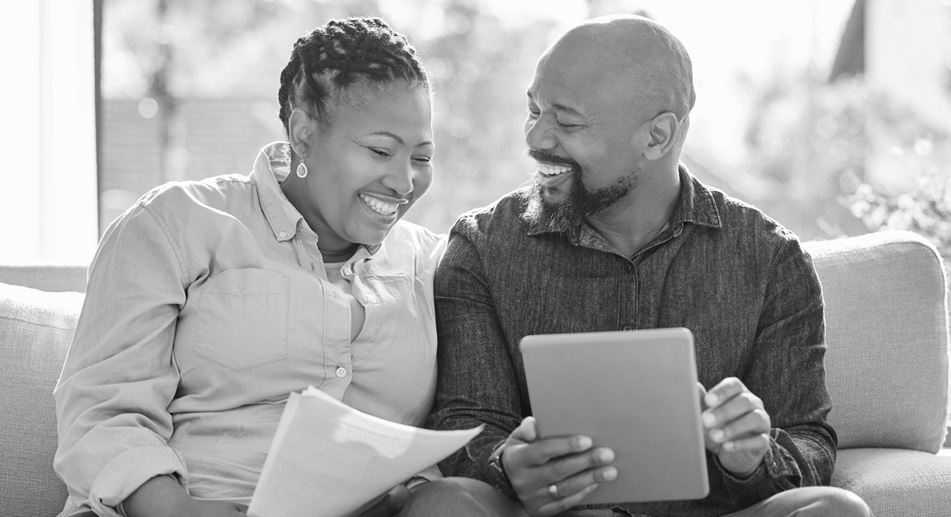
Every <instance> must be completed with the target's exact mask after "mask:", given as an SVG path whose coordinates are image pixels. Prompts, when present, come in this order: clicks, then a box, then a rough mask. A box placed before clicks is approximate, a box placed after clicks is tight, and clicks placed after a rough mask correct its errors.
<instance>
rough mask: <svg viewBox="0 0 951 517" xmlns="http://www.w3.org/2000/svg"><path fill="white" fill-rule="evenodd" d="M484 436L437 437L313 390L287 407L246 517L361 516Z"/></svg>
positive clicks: (449, 433)
mask: <svg viewBox="0 0 951 517" xmlns="http://www.w3.org/2000/svg"><path fill="white" fill-rule="evenodd" d="M481 430H482V428H481V427H479V428H475V429H468V430H464V431H432V430H427V429H419V428H416V427H411V426H407V425H402V424H398V423H395V422H390V421H388V420H384V419H382V418H378V417H375V416H371V415H368V414H366V413H363V412H360V411H358V410H356V409H353V408H351V407H350V406H347V405H346V404H343V403H342V402H340V401H338V400H337V399H335V398H333V397H331V396H330V395H327V394H326V393H323V392H321V391H320V390H318V389H316V388H314V387H313V386H311V387H310V388H308V389H307V390H305V391H304V392H303V393H301V394H297V393H293V394H291V396H290V399H289V400H288V402H287V407H286V408H285V409H284V414H283V415H282V416H281V421H280V423H279V425H278V428H277V432H276V434H275V436H274V442H273V443H272V444H271V448H270V450H269V452H268V457H267V460H266V461H265V463H264V469H263V470H262V472H261V478H260V479H259V480H258V485H257V488H256V489H255V491H254V497H253V498H252V499H251V506H250V508H249V509H248V515H249V516H251V517H307V516H314V517H317V516H328V517H341V516H346V515H353V514H356V513H358V512H359V511H360V510H363V509H365V508H366V507H368V506H370V504H371V503H373V502H375V500H376V499H377V498H378V497H380V496H381V495H383V494H385V493H386V492H388V491H389V490H390V489H391V488H393V487H394V486H395V485H398V484H400V483H402V482H404V481H406V480H407V479H409V478H410V477H412V476H413V475H414V474H416V473H418V472H420V471H422V470H423V469H424V468H426V467H428V466H430V465H432V464H434V463H436V462H438V461H440V460H442V459H444V458H445V457H446V456H449V455H450V454H452V453H453V452H454V451H456V450H457V449H459V448H460V447H462V446H463V445H465V444H466V443H467V442H468V441H469V440H471V439H472V438H474V437H475V436H476V435H477V434H479V432H480V431H481Z"/></svg>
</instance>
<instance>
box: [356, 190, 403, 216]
mask: <svg viewBox="0 0 951 517" xmlns="http://www.w3.org/2000/svg"><path fill="white" fill-rule="evenodd" d="M360 199H362V200H363V202H364V203H366V204H367V206H368V207H370V209H371V210H373V211H374V212H376V213H378V214H380V215H393V214H395V213H396V211H397V210H398V209H399V207H400V205H399V204H397V203H387V202H386V201H382V200H379V199H377V198H375V197H370V196H368V195H366V194H360Z"/></svg>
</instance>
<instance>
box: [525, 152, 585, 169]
mask: <svg viewBox="0 0 951 517" xmlns="http://www.w3.org/2000/svg"><path fill="white" fill-rule="evenodd" d="M528 156H529V157H531V158H532V159H533V160H535V161H537V162H542V163H548V164H551V165H566V166H568V167H571V168H572V169H574V170H581V165H579V164H578V162H576V161H574V160H572V159H571V158H562V157H560V156H555V155H553V154H551V153H546V152H545V151H537V150H535V149H529V150H528Z"/></svg>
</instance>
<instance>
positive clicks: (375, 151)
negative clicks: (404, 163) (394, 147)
mask: <svg viewBox="0 0 951 517" xmlns="http://www.w3.org/2000/svg"><path fill="white" fill-rule="evenodd" d="M368 149H370V150H371V151H373V154H376V155H379V156H382V157H384V158H389V157H390V156H392V155H391V154H390V153H388V152H387V151H384V150H383V149H374V148H373V147H369V148H368Z"/></svg>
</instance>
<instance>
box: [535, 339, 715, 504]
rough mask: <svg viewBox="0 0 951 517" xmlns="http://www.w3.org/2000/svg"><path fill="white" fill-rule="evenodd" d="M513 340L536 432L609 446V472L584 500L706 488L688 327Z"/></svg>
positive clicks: (676, 494) (694, 495) (660, 496)
mask: <svg viewBox="0 0 951 517" xmlns="http://www.w3.org/2000/svg"><path fill="white" fill-rule="evenodd" d="M520 347H521V350H522V358H523V360H524V362H525V377H526V381H527V382H528V394H529V399H530V400H531V405H532V413H533V415H534V416H535V420H536V424H537V426H538V427H537V429H538V433H539V435H540V436H541V437H543V438H547V437H551V436H565V435H574V434H583V435H586V436H590V437H591V439H592V440H593V441H594V445H595V446H596V447H599V446H604V447H610V448H611V449H613V450H614V452H615V454H616V458H615V460H614V465H615V466H616V467H617V470H618V477H617V479H615V480H614V481H611V482H607V483H601V485H600V486H598V488H597V489H596V490H595V491H594V492H593V493H591V495H589V496H588V497H587V498H586V499H585V500H584V504H598V503H624V502H643V501H669V500H682V499H701V498H703V497H705V496H706V495H707V492H708V491H709V485H708V482H707V466H706V455H705V452H704V446H703V434H702V429H701V425H700V397H699V394H698V391H697V367H696V361H695V359H694V349H693V334H691V332H690V331H689V330H687V329H685V328H670V329H652V330H631V331H622V332H593V333H577V334H549V335H534V336H526V337H525V338H523V339H522V341H521V343H520Z"/></svg>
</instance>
